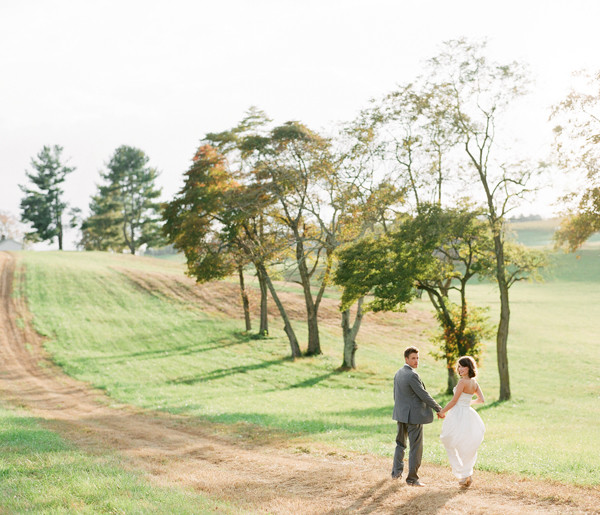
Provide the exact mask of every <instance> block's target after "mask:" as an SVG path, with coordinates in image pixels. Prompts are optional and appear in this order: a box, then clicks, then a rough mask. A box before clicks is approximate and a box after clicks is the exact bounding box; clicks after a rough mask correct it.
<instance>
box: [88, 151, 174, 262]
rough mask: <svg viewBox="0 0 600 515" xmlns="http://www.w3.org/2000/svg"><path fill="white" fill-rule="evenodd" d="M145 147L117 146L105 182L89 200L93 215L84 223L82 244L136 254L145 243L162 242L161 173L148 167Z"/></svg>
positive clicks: (157, 243) (90, 248)
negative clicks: (160, 213) (160, 215)
mask: <svg viewBox="0 0 600 515" xmlns="http://www.w3.org/2000/svg"><path fill="white" fill-rule="evenodd" d="M148 161H149V158H148V157H147V156H146V154H144V152H143V151H142V150H139V149H137V148H133V147H129V146H125V145H124V146H121V147H119V148H117V149H116V150H115V152H114V154H113V155H112V157H111V159H110V161H109V163H108V165H107V167H108V171H107V172H106V173H104V174H101V175H102V178H103V179H104V181H105V184H104V185H100V186H98V193H97V194H96V195H95V196H93V197H92V200H91V202H90V206H89V207H90V213H91V214H90V216H89V217H88V218H86V219H85V220H84V221H83V223H82V226H81V232H82V239H81V245H82V246H83V248H85V249H86V250H113V251H117V252H122V251H123V250H124V249H127V250H129V251H130V252H131V253H132V254H135V253H136V251H137V250H138V249H139V247H140V246H141V245H143V244H147V245H151V246H152V245H160V244H161V243H162V241H163V240H162V237H161V232H160V225H159V216H158V212H159V207H160V206H159V204H158V202H157V201H156V199H157V198H158V197H159V196H160V193H161V190H160V189H158V188H157V187H156V185H155V181H156V178H157V176H158V172H157V171H156V170H155V169H154V168H150V167H148V166H147V164H148Z"/></svg>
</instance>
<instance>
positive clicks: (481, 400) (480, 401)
mask: <svg viewBox="0 0 600 515" xmlns="http://www.w3.org/2000/svg"><path fill="white" fill-rule="evenodd" d="M475 395H477V399H475V400H472V401H471V404H485V399H484V397H483V392H482V391H481V386H479V383H477V390H476V391H475Z"/></svg>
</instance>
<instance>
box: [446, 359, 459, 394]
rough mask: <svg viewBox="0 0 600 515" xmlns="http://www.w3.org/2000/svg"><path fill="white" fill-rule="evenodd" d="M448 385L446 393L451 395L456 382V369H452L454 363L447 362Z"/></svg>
mask: <svg viewBox="0 0 600 515" xmlns="http://www.w3.org/2000/svg"><path fill="white" fill-rule="evenodd" d="M447 366H448V387H447V388H446V393H447V394H449V395H452V393H453V392H454V387H455V386H456V383H458V377H456V371H455V370H454V365H453V364H450V363H448V364H447Z"/></svg>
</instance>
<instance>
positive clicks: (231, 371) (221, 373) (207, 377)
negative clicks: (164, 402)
mask: <svg viewBox="0 0 600 515" xmlns="http://www.w3.org/2000/svg"><path fill="white" fill-rule="evenodd" d="M286 361H290V359H289V358H280V359H273V360H270V361H262V362H261V363H256V364H254V365H241V366H238V367H229V368H218V369H216V370H211V371H210V372H207V373H205V374H195V375H192V376H184V377H178V378H176V379H171V380H170V381H167V383H168V384H186V385H192V384H196V383H201V382H205V381H214V380H215V379H222V378H224V377H228V376H232V375H236V374H246V373H248V372H251V371H253V370H261V369H265V368H269V367H272V366H274V365H281V364H282V363H285V362H286Z"/></svg>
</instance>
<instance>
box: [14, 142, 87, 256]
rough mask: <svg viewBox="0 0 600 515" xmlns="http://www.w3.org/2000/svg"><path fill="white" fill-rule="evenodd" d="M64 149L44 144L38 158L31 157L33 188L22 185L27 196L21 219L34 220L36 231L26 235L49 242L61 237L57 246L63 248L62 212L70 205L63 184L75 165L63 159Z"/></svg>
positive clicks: (23, 204) (28, 174) (27, 173)
mask: <svg viewBox="0 0 600 515" xmlns="http://www.w3.org/2000/svg"><path fill="white" fill-rule="evenodd" d="M62 151H63V148H62V147H61V146H59V145H54V146H53V147H47V146H44V148H43V149H42V150H41V151H40V152H39V153H38V155H37V160H36V159H33V158H32V159H31V166H32V167H33V169H34V170H35V172H26V175H27V178H28V179H29V180H30V181H31V182H32V183H33V185H34V188H33V189H32V188H29V187H27V186H24V185H20V186H19V187H20V188H21V191H23V193H24V194H25V197H24V198H23V199H22V200H21V220H22V221H23V222H25V223H31V225H32V226H33V229H34V230H33V231H32V232H30V233H28V234H27V238H28V239H29V240H31V241H49V242H51V243H52V242H53V241H54V238H57V239H58V248H59V249H60V250H62V241H63V225H62V215H63V212H64V210H65V209H66V207H67V204H66V203H65V202H64V201H63V200H62V196H63V194H64V191H63V189H62V183H63V182H64V181H65V178H66V176H67V175H68V174H69V173H71V172H72V171H73V170H75V168H72V167H68V166H66V165H65V164H63V163H62V162H61V154H62Z"/></svg>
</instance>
